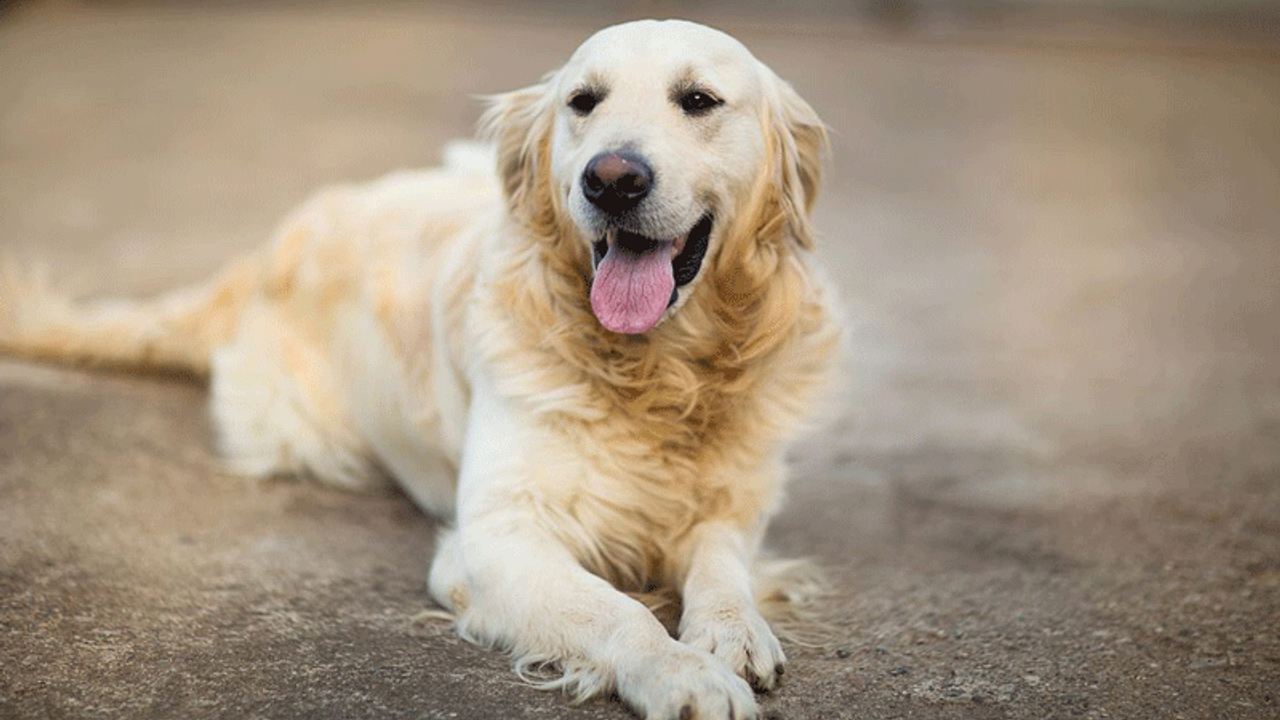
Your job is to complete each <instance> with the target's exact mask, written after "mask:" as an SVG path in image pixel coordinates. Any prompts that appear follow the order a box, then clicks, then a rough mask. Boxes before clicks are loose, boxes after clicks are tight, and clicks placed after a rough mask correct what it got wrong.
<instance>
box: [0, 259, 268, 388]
mask: <svg viewBox="0 0 1280 720" xmlns="http://www.w3.org/2000/svg"><path fill="white" fill-rule="evenodd" d="M260 273H261V263H260V261H259V260H258V259H257V258H256V256H252V255H250V256H246V257H244V258H242V259H241V260H239V261H237V262H235V263H232V264H231V265H229V266H227V267H226V268H225V269H224V270H223V271H222V272H220V273H219V274H218V275H216V276H214V278H213V279H212V280H210V281H207V282H205V283H203V284H199V285H195V286H191V287H186V288H183V289H180V290H176V291H173V292H170V293H167V294H164V295H161V296H160V297H157V298H154V299H150V300H142V301H135V300H101V301H96V302H89V303H75V302H73V301H71V300H70V299H68V298H66V297H63V296H60V295H59V294H57V293H55V292H53V291H51V290H50V289H49V287H48V283H47V282H45V280H44V278H43V276H42V274H40V273H32V272H24V271H23V270H21V269H20V268H19V267H18V265H17V263H16V262H14V261H13V260H12V259H9V258H0V355H10V356H16V357H22V358H27V359H32V360H42V361H47V362H53V363H58V364H63V365H75V366H88V367H98V368H109V369H122V370H135V371H143V372H156V373H161V374H167V375H179V376H188V377H194V378H198V379H205V378H207V376H208V373H209V355H210V352H211V351H212V349H213V348H214V347H215V346H216V345H218V344H220V343H223V342H225V341H226V340H227V339H228V338H229V337H230V335H231V333H232V332H233V330H234V328H235V323H236V319H237V318H238V317H239V314H240V311H241V309H242V308H243V307H244V305H245V304H246V303H247V302H248V301H249V299H250V298H251V297H252V296H253V293H254V292H256V290H257V287H258V285H259V276H260Z"/></svg>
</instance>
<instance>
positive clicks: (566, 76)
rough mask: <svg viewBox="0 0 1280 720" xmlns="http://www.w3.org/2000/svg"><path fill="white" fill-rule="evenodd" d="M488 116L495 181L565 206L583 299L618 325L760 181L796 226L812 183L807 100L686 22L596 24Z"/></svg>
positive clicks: (639, 325)
mask: <svg viewBox="0 0 1280 720" xmlns="http://www.w3.org/2000/svg"><path fill="white" fill-rule="evenodd" d="M489 122H490V123H491V125H493V126H494V127H493V129H494V131H495V133H496V134H498V135H499V138H500V140H503V142H500V145H499V155H500V167H501V169H502V171H503V173H504V176H506V177H505V179H506V181H507V183H506V184H507V190H508V193H509V194H516V195H519V196H520V197H519V202H530V201H533V202H540V203H545V204H549V205H550V206H551V207H554V208H556V209H557V212H559V213H561V214H563V215H565V216H567V219H568V221H569V223H568V225H569V226H570V227H572V228H573V229H574V230H575V231H576V232H577V233H578V234H579V236H580V241H581V242H582V243H583V245H584V246H585V247H587V248H588V249H589V251H590V252H589V255H590V257H591V258H592V268H591V271H592V273H593V274H592V283H591V294H590V295H591V296H590V301H591V307H592V310H593V312H594V313H595V315H596V317H597V318H598V319H599V321H600V323H601V324H602V325H603V326H604V327H605V328H607V329H609V330H612V331H614V332H618V333H626V334H638V333H644V332H647V331H649V330H650V329H652V328H653V327H654V326H656V325H657V324H658V323H659V322H661V321H662V319H663V318H664V317H666V316H668V315H669V314H671V313H673V312H676V311H677V310H678V308H679V307H680V305H681V304H682V303H683V302H684V301H685V300H686V299H687V297H688V295H689V294H690V293H691V292H692V289H693V286H694V285H695V284H696V283H697V282H698V281H699V278H700V277H701V276H702V275H703V274H704V272H703V266H704V264H705V263H704V261H705V260H706V259H707V257H708V255H709V253H712V252H713V251H714V250H715V249H716V247H717V245H718V244H719V243H720V242H722V238H723V236H724V235H725V233H726V232H728V228H730V227H731V226H732V225H733V222H732V221H733V220H735V219H736V218H737V217H738V216H739V214H740V213H742V212H744V211H747V209H748V208H750V211H751V212H760V211H761V207H760V206H761V205H762V203H761V199H760V197H759V196H760V188H761V186H762V184H766V185H772V186H774V189H775V190H777V192H778V193H780V194H788V195H790V196H791V197H789V198H788V199H782V198H779V201H778V202H776V203H775V205H778V206H785V207H789V208H791V209H792V210H793V211H794V212H793V213H792V214H794V215H798V216H801V217H799V223H800V224H801V225H803V224H804V218H803V217H802V216H803V215H804V214H806V213H807V209H808V204H809V202H810V201H811V199H812V194H813V192H814V190H815V189H816V182H817V173H818V167H817V162H818V155H819V154H820V150H821V148H820V144H821V140H822V131H821V123H820V122H819V121H818V120H817V118H816V116H813V112H812V110H810V109H809V108H808V106H807V105H805V104H804V103H803V101H801V100H799V98H798V97H796V96H795V95H794V92H792V91H791V90H790V88H789V87H787V86H786V85H785V83H782V82H781V81H780V80H778V79H777V78H776V77H775V76H774V75H773V73H772V72H771V71H769V70H768V68H766V67H765V66H764V65H763V64H761V63H760V62H759V61H757V60H756V59H755V58H754V57H753V56H752V55H751V53H750V52H748V51H747V49H746V48H745V47H743V45H742V44H741V43H739V42H738V41H737V40H734V39H733V38H731V37H729V36H728V35H725V34H724V33H721V32H719V31H716V30H712V29H710V28H707V27H703V26H701V25H696V24H693V23H688V22H683V21H674V20H669V21H661V22H660V21H652V20H648V21H640V22H634V23H627V24H624V25H619V26H615V27H611V28H608V29H605V30H602V31H600V32H599V33H597V34H596V35H594V36H592V37H591V38H590V39H588V40H587V41H586V42H585V43H583V45H582V46H581V47H579V48H578V50H577V51H576V52H575V53H574V54H573V56H572V57H571V58H570V59H569V62H568V63H567V64H566V65H565V66H564V67H563V68H561V70H560V71H558V72H557V73H555V74H553V75H552V76H550V77H549V78H548V79H547V80H546V81H545V82H544V83H542V84H541V85H539V86H536V87H535V88H530V89H527V90H524V91H517V93H511V94H508V95H507V96H503V97H502V98H499V100H498V104H497V106H496V107H495V109H494V110H492V111H491V117H490V120H489ZM510 125H514V126H515V128H516V129H515V135H516V136H517V137H516V138H512V137H510V135H511V133H512V128H511V127H510ZM525 125H527V127H526V126H525ZM799 126H803V127H806V128H808V133H809V134H808V135H807V136H804V137H801V136H798V135H797V134H796V132H795V127H799ZM520 135H523V137H522V138H520V137H519V136H520ZM802 135H803V133H802ZM797 138H799V142H800V143H806V142H807V143H808V144H810V145H814V147H800V145H798V144H797ZM513 139H514V140H518V143H513V142H512V140H513ZM539 152H541V153H543V154H545V157H540V158H539V157H534V156H536V155H537V154H538V153H539ZM512 153H515V154H517V155H519V157H512ZM802 155H803V157H801V156H802ZM538 173H545V174H546V177H544V178H538V177H537V174H538ZM513 174H514V177H513V176H512V175H513ZM762 181H763V182H762ZM789 186H793V187H789ZM533 188H538V189H540V191H541V192H537V193H535V192H533V191H532V189H533ZM547 194H549V197H548V196H545V195H547ZM782 212H784V214H785V213H786V212H787V211H786V210H785V209H784V210H782ZM797 232H799V233H801V234H804V235H805V236H806V238H805V239H802V240H803V241H807V227H805V228H800V229H797Z"/></svg>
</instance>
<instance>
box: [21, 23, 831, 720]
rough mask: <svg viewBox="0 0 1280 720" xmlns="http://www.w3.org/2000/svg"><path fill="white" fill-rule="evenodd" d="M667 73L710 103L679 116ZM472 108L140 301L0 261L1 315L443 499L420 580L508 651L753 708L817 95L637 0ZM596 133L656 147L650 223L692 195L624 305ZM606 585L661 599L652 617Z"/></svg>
mask: <svg viewBox="0 0 1280 720" xmlns="http://www.w3.org/2000/svg"><path fill="white" fill-rule="evenodd" d="M584 82H585V83H594V85H593V87H607V89H608V94H607V95H606V96H605V100H604V101H603V102H601V103H600V105H599V107H598V109H597V110H595V111H593V112H592V113H591V114H590V115H588V116H586V117H582V116H579V115H578V114H575V113H574V112H573V111H572V110H570V109H569V108H567V107H566V103H567V99H568V98H569V97H570V96H571V94H572V93H573V92H574V91H575V88H577V87H580V86H581V85H582V83H584ZM689 82H695V83H698V84H699V87H705V88H707V89H709V90H711V91H713V92H715V93H716V94H717V95H718V97H719V99H721V100H723V101H724V103H723V105H721V106H719V107H718V108H716V109H715V111H713V113H711V114H708V115H707V116H706V117H705V118H702V119H692V118H690V117H687V116H686V115H685V114H684V113H682V112H681V110H680V108H679V107H678V106H677V105H675V104H673V101H672V92H673V90H672V88H673V87H676V86H678V85H679V84H680V83H685V84H688V83H689ZM483 127H484V131H485V133H486V135H487V136H488V138H490V139H491V140H492V142H493V146H492V147H486V146H479V145H474V144H470V145H468V144H463V145H458V146H455V147H454V148H452V149H451V150H450V151H449V152H447V153H446V158H447V161H446V164H445V166H444V167H442V168H440V169H435V170H428V171H420V172H403V173H397V174H395V175H391V176H389V177H386V178H384V179H381V180H379V181H377V182H374V183H371V184H368V185H364V186H355V187H342V188H334V189H330V190H328V191H326V192H324V193H322V194H320V195H319V196H317V197H316V198H314V199H313V200H311V201H310V202H308V203H307V204H306V205H304V206H303V207H302V208H301V209H299V210H298V211H297V212H295V213H294V214H293V215H292V216H290V217H289V218H288V219H287V220H286V221H285V222H284V223H283V224H282V225H281V226H280V229H279V230H278V232H277V233H276V236H275V238H274V240H273V241H272V243H271V244H270V245H269V246H268V247H267V248H265V249H263V250H262V251H260V252H258V253H255V254H252V255H250V256H248V257H245V258H243V259H241V260H240V261H238V262H236V263H233V264H232V265H231V266H230V267H229V268H228V269H227V270H226V271H224V272H223V273H222V274H221V275H219V276H218V277H217V278H215V279H214V280H213V281H211V282H210V283H208V284H206V285H203V286H200V287H196V288H193V289H189V290H184V291H181V292H178V293H174V294H172V295H170V296H167V297H164V298H161V299H159V300H157V301H154V302H149V303H127V302H116V303H110V304H100V305H93V306H79V307H77V306H74V305H72V304H70V303H66V302H63V301H61V300H58V299H56V298H55V297H53V296H52V295H50V294H49V293H47V292H45V291H44V290H43V289H42V288H41V286H39V285H38V284H33V283H32V282H30V281H29V279H27V278H25V277H23V276H22V275H20V274H18V273H16V272H15V271H14V270H13V268H12V267H9V268H8V269H7V270H6V272H5V273H4V275H3V285H0V300H3V302H4V304H3V305H2V306H0V347H3V349H5V350H7V351H9V352H11V353H16V354H19V355H24V356H28V357H38V358H47V359H54V360H60V361H64V362H83V363H87V364H96V365H117V366H126V367H150V368H160V369H170V370H180V371H183V372H189V373H194V374H196V375H202V376H203V375H207V376H208V377H209V382H210V390H211V408H212V410H211V411H212V414H213V417H214V419H215V421H216V422H215V425H216V427H217V431H218V436H219V437H218V443H219V447H220V450H221V452H222V453H223V455H224V456H225V457H226V458H227V460H228V462H229V463H231V464H232V465H233V466H235V467H238V468H240V469H242V470H243V471H245V472H248V473H252V474H255V475H263V474H271V473H280V472H289V473H304V474H308V475H311V476H314V477H315V478H317V479H319V480H321V481H324V482H329V483H334V484H337V485H341V486H344V487H351V488H359V487H363V486H366V485H368V484H369V483H370V482H377V481H379V480H380V479H381V478H382V477H383V476H384V475H390V476H391V477H393V478H394V479H395V480H396V481H398V482H399V483H401V484H402V485H403V487H404V488H405V489H406V491H407V492H408V493H409V494H410V495H411V496H412V497H413V498H414V499H415V500H416V501H417V502H418V503H419V504H421V505H422V507H424V508H425V509H427V510H429V511H431V512H434V513H437V514H440V515H442V516H444V517H446V518H450V519H451V520H452V523H451V529H450V530H448V531H447V532H445V533H444V534H443V535H442V537H441V538H440V541H439V543H438V547H437V550H436V559H435V561H434V564H433V566H432V570H431V576H430V590H431V593H432V595H433V597H435V599H436V600H437V601H438V602H439V603H440V604H441V605H443V606H444V607H446V608H448V609H449V610H450V611H451V612H452V614H453V615H454V617H455V618H456V621H457V626H458V629H459V632H460V633H461V634H462V635H463V636H464V637H466V638H468V639H470V640H473V641H475V642H479V643H485V644H490V645H496V646H500V647H503V648H505V649H507V650H509V651H510V652H511V653H513V655H514V657H515V658H516V664H517V671H518V672H519V673H520V674H521V675H522V676H524V677H526V678H530V679H535V680H536V681H537V682H538V683H539V684H541V685H545V686H548V687H559V688H563V689H565V690H567V691H568V692H570V693H572V694H573V695H575V696H578V697H586V696H590V695H594V694H598V693H601V692H608V691H616V692H617V693H618V694H619V695H620V696H621V697H622V698H623V700H625V701H626V702H627V703H629V704H630V705H632V706H633V707H634V708H635V709H636V710H637V711H638V712H639V713H640V714H641V715H643V716H644V717H647V718H678V717H679V718H684V717H698V718H729V717H736V718H739V719H742V718H752V717H755V716H756V713H757V710H756V704H755V700H754V698H753V696H752V690H751V688H750V687H749V686H748V681H750V682H751V683H752V684H753V685H755V686H756V687H757V688H760V689H769V688H772V687H773V686H774V684H775V683H776V681H777V679H778V673H779V671H780V668H781V667H782V664H783V662H784V660H785V658H784V654H783V651H782V647H781V645H780V644H779V642H778V640H777V639H776V637H775V635H774V632H773V631H772V630H771V629H770V626H769V624H768V623H767V622H766V620H765V618H764V616H763V615H762V613H761V607H762V606H761V604H760V603H761V602H763V603H764V607H766V608H772V609H778V608H780V607H784V606H786V605H787V604H788V603H787V602H786V601H787V600H788V599H790V600H794V599H796V596H798V595H802V594H803V593H804V591H805V589H806V588H809V587H811V583H810V582H809V581H810V580H811V579H812V576H811V575H807V574H806V573H804V572H797V566H796V565H795V564H785V563H772V564H770V563H763V562H760V561H759V560H758V555H759V550H760V541H761V537H762V535H763V533H764V530H765V526H766V524H767V522H768V519H769V518H770V516H771V515H772V514H773V513H774V512H775V511H776V509H777V507H778V505H779V502H780V498H781V490H782V485H783V480H784V475H785V471H784V467H783V460H782V458H783V451H784V449H785V446H786V443H787V442H788V441H789V440H791V439H792V438H793V437H794V436H795V435H796V434H797V433H798V432H799V431H800V430H801V429H802V428H803V427H804V425H805V422H806V420H807V419H808V418H810V417H811V416H812V415H813V411H814V408H815V407H816V406H817V404H818V402H819V396H820V394H821V393H823V392H824V391H825V389H826V388H827V387H828V384H829V382H830V380H831V379H832V377H831V376H832V373H833V371H834V368H835V367H836V356H837V354H838V349H839V345H840V338H841V332H840V326H839V323H838V322H837V320H836V316H837V313H836V312H835V299H834V296H833V294H832V292H831V291H830V290H829V289H828V288H827V287H826V286H825V284H824V282H823V281H822V279H821V278H820V276H819V274H818V273H817V272H816V271H815V270H814V268H813V267H812V265H811V263H812V258H811V257H810V255H809V252H808V251H809V250H810V249H812V247H813V244H814V243H813V234H812V229H811V228H810V226H809V221H808V215H809V209H810V207H811V205H812V202H813V200H814V196H815V194H816V192H817V188H818V184H819V178H820V157H821V155H822V151H823V149H824V142H825V136H824V133H823V129H822V124H821V123H820V121H819V120H818V119H817V117H816V115H815V114H814V113H813V111H812V109H810V108H809V106H808V105H806V104H805V103H804V102H803V101H802V100H801V99H800V98H799V97H798V96H796V94H795V93H794V91H792V90H791V88H790V87H789V86H787V85H786V84H785V83H783V82H782V81H781V80H779V79H778V78H777V77H776V76H774V74H773V73H772V72H771V71H769V70H768V68H766V67H765V66H764V65H762V64H761V63H759V62H758V61H757V60H755V59H754V58H753V57H752V56H751V55H750V54H749V53H748V52H747V50H746V49H745V48H743V47H742V46H741V45H740V44H739V43H737V42H736V41H735V40H733V39H732V38H729V37H728V36H726V35H723V34H721V33H718V32H716V31H713V30H710V29H708V28H703V27H701V26H697V25H693V24H690V23H683V22H678V21H667V22H661V23H659V22H653V21H645V22H640V23H629V24H626V25H622V26H617V27H614V28H609V29H606V30H603V31H601V32H600V33H598V34H597V35H595V36H594V37H592V38H591V39H590V40H588V41H587V42H586V43H584V45H583V46H582V47H581V48H580V49H579V50H578V51H577V52H576V53H575V54H574V55H573V57H572V58H571V59H570V61H569V63H568V64H566V65H565V67H564V68H562V69H561V70H559V71H557V72H555V73H552V74H550V75H548V76H547V77H546V78H545V79H544V80H543V81H542V82H541V83H539V84H537V85H534V86H532V87H530V88H526V89H524V90H519V91H516V92H513V93H509V94H506V95H502V96H499V97H497V98H494V99H493V101H492V104H491V107H490V110H489V112H488V113H487V114H486V116H485V118H484V120H483ZM620 144H625V145H627V146H629V147H635V148H638V149H639V150H641V151H642V152H644V153H645V154H646V155H647V156H648V157H649V158H650V159H651V161H652V162H653V163H654V166H655V169H656V172H657V173H658V177H659V178H660V182H659V184H658V186H657V187H656V188H655V191H654V193H655V196H654V197H653V198H651V199H650V200H647V201H646V202H651V203H652V204H653V206H654V207H657V208H660V209H659V210H654V213H653V218H651V220H652V222H653V223H656V224H662V223H665V224H667V225H670V226H672V227H677V224H678V223H685V225H684V226H683V227H687V224H688V223H689V222H690V220H689V218H691V217H692V218H696V217H698V216H699V215H700V214H702V213H703V212H708V211H709V212H713V213H714V217H715V223H714V226H713V228H714V229H713V231H712V236H711V242H710V250H709V251H708V255H707V257H706V260H705V262H704V264H703V267H702V270H701V272H700V274H699V276H698V277H697V279H695V280H694V281H693V282H692V283H691V284H690V285H688V286H687V287H684V288H682V289H681V290H680V300H679V302H678V303H676V304H675V305H674V306H673V307H672V308H670V309H669V310H668V313H667V315H666V316H665V318H664V320H663V321H662V322H661V323H660V324H659V325H658V326H657V327H655V328H653V329H652V330H651V331H649V332H647V333H646V334H644V335H639V336H624V335H617V334H614V333H611V332H609V331H607V330H604V329H603V328H602V327H601V326H600V325H599V323H598V322H597V321H596V319H595V317H594V316H593V315H592V311H591V307H590V304H589V302H588V293H589V287H590V282H591V276H592V265H591V260H590V257H591V243H592V241H594V240H595V239H596V238H594V237H591V236H590V233H589V228H590V226H591V223H592V222H593V221H594V219H593V218H592V217H591V216H590V212H591V211H592V210H591V207H590V204H589V203H586V202H584V201H583V200H582V199H581V197H579V196H578V194H577V191H576V190H575V188H576V186H577V179H578V177H579V176H580V175H581V173H582V168H583V165H584V163H585V161H586V159H587V158H590V157H591V156H592V155H593V154H594V153H596V152H599V151H601V150H602V149H608V148H610V147H615V146H618V145H620ZM495 156H496V157H495ZM494 161H496V166H497V168H498V176H497V178H496V179H495V177H494V176H493V174H492V172H491V171H490V170H489V167H490V163H491V162H494ZM495 180H496V181H495ZM789 596H790V597H789ZM635 597H646V598H649V599H650V601H652V602H654V603H655V604H657V603H658V602H659V601H658V600H654V598H660V599H666V600H672V599H678V600H679V601H681V602H680V604H679V607H680V613H681V614H680V616H679V619H678V629H677V633H678V638H679V639H678V640H677V639H673V638H672V637H671V635H670V634H669V633H668V631H667V629H665V628H664V627H663V626H662V624H661V623H660V622H659V621H658V620H657V619H656V618H655V616H654V614H653V613H652V612H650V610H649V609H648V608H646V607H645V605H644V604H642V603H641V602H638V601H637V600H636V599H633V598H635ZM544 670H552V671H553V672H552V674H550V675H547V674H545V673H543V672H540V671H544ZM535 676H536V678H535Z"/></svg>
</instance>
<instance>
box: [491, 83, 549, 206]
mask: <svg viewBox="0 0 1280 720" xmlns="http://www.w3.org/2000/svg"><path fill="white" fill-rule="evenodd" d="M550 79H551V76H550V75H548V76H547V77H545V78H543V80H542V82H540V83H538V84H536V85H530V86H529V87H527V88H522V89H520V90H513V91H511V92H507V93H502V94H500V95H491V96H489V97H487V98H486V101H487V103H488V108H487V109H486V110H485V112H484V115H482V116H481V117H480V135H481V137H483V138H484V139H486V140H489V141H491V142H493V143H494V145H495V149H496V151H497V152H496V154H497V159H498V167H497V170H498V177H499V179H500V180H501V181H502V189H503V192H504V193H505V195H506V198H507V203H508V205H509V207H510V208H511V210H512V212H518V211H519V209H520V208H521V207H526V208H528V207H531V205H530V203H536V202H537V199H536V196H537V193H538V192H539V185H540V182H539V180H540V178H539V173H540V172H541V171H542V170H540V168H539V165H540V164H541V163H545V162H546V160H547V159H546V158H544V157H542V155H544V154H545V153H546V152H547V149H546V147H545V146H546V144H547V142H548V141H549V138H550V129H551V115H552V113H551V112H550V110H551V107H550V106H551V98H550ZM543 174H545V172H543ZM541 184H542V185H545V180H544V181H543V182H542V183H541ZM542 190H544V191H545V187H544V188H542Z"/></svg>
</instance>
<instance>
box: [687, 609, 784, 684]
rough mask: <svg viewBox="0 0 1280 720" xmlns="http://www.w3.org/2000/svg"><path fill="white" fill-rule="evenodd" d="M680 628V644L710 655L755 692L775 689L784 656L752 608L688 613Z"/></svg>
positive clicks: (770, 632) (761, 619)
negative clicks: (741, 678)
mask: <svg viewBox="0 0 1280 720" xmlns="http://www.w3.org/2000/svg"><path fill="white" fill-rule="evenodd" d="M681 626H682V627H681V632H680V641H681V642H683V643H685V644H687V645H689V646H690V647H693V648H696V649H698V650H704V651H706V652H709V653H711V654H712V655H714V656H715V657H716V658H717V659H718V660H720V662H722V663H724V664H725V665H726V666H728V667H729V669H730V670H733V671H734V672H735V673H737V674H738V675H740V676H742V677H743V678H746V680H747V682H749V683H751V686H752V687H754V688H755V689H757V690H760V691H769V690H772V689H773V688H774V687H776V686H777V684H778V681H779V679H780V678H781V677H782V671H783V666H784V665H785V664H786V662H787V656H786V655H784V654H783V652H782V645H781V644H780V643H779V642H778V638H777V637H775V636H774V634H773V631H772V630H770V629H769V623H767V622H765V619H764V618H763V617H761V615H760V611H758V610H756V609H755V608H754V607H737V606H733V605H726V606H721V607H717V608H706V609H692V610H690V611H689V612H688V613H687V614H686V615H685V617H684V619H683V621H682V622H681Z"/></svg>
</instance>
